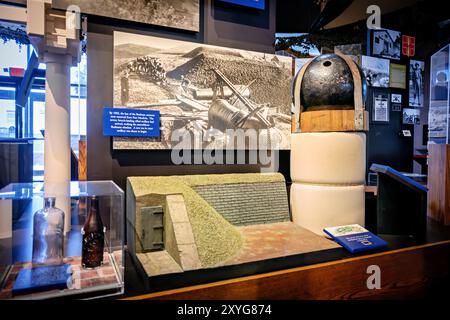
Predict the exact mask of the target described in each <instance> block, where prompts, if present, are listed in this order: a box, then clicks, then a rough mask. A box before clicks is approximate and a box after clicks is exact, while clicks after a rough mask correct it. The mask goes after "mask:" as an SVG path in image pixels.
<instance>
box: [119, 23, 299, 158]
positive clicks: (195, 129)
mask: <svg viewBox="0 0 450 320" xmlns="http://www.w3.org/2000/svg"><path fill="white" fill-rule="evenodd" d="M293 73H294V60H293V59H292V58H291V57H284V56H276V55H273V54H267V53H261V52H254V51H246V50H238V49H232V48H225V47H218V46H211V45H205V44H201V43H195V42H189V41H181V40H172V39H167V38H160V37H153V36H145V35H138V34H132V33H124V32H114V108H130V109H140V110H158V111H160V128H161V130H160V132H161V136H160V138H158V139H155V138H142V137H140V138H130V137H114V138H113V149H114V150H155V149H156V150H172V149H176V148H177V147H180V139H181V138H180V136H178V134H181V133H183V134H185V135H186V136H187V138H186V139H184V135H183V139H182V140H183V141H182V142H183V143H184V142H186V144H187V145H185V144H183V146H186V149H188V148H190V149H197V150H198V149H207V148H210V149H216V150H224V149H227V150H229V149H235V150H237V149H239V150H241V149H243V148H244V147H239V146H237V143H236V144H235V145H234V146H230V143H229V142H230V140H232V139H231V138H230V136H229V135H228V133H229V131H234V132H236V131H237V130H238V129H243V130H240V131H244V132H247V131H252V132H254V131H256V135H257V137H258V146H261V145H262V143H261V142H262V141H261V140H265V141H269V142H267V143H268V144H269V143H270V146H271V147H273V148H274V149H279V150H290V136H291V123H292V117H291V105H292V100H291V84H292V80H293ZM249 129H250V130H249ZM211 130H213V131H214V136H213V137H212V139H210V138H208V137H211V136H210V133H211V132H210V131H211ZM177 137H178V138H177ZM197 137H199V139H198V141H196V140H197ZM188 138H189V139H188ZM206 138H208V139H206ZM244 138H245V137H244ZM275 139H276V140H275ZM272 141H276V143H277V144H276V145H275V146H274V144H273V142H272ZM223 145H226V147H223ZM245 149H246V150H253V149H255V147H252V146H247V145H246V146H245Z"/></svg>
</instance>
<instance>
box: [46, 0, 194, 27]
mask: <svg viewBox="0 0 450 320" xmlns="http://www.w3.org/2000/svg"><path fill="white" fill-rule="evenodd" d="M70 5H76V6H78V7H80V9H81V12H82V13H87V14H93V15H98V16H104V17H111V18H116V19H121V20H129V21H136V22H142V23H148V24H155V25H160V26H165V27H171V28H177V29H185V30H190V31H199V17H200V11H199V10H200V9H199V0H132V1H130V0H95V1H93V0H55V1H53V7H55V8H57V9H64V10H65V9H67V8H68V7H69V6H70Z"/></svg>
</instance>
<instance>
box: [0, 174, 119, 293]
mask: <svg viewBox="0 0 450 320" xmlns="http://www.w3.org/2000/svg"><path fill="white" fill-rule="evenodd" d="M123 202H124V193H123V191H122V190H121V189H120V188H119V187H118V186H117V185H116V184H114V183H113V182H112V181H97V182H71V183H70V184H69V183H68V184H64V185H61V184H44V183H25V184H23V183H19V184H10V185H8V186H7V187H5V188H3V189H2V190H0V299H46V298H58V297H62V296H73V297H75V298H97V297H105V296H110V295H116V294H121V293H123V290H124V215H123V212H124V210H123Z"/></svg>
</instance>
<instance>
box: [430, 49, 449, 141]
mask: <svg viewBox="0 0 450 320" xmlns="http://www.w3.org/2000/svg"><path fill="white" fill-rule="evenodd" d="M449 51H450V45H446V46H444V47H443V48H442V49H440V50H439V51H438V52H435V53H434V54H433V55H432V56H431V64H430V66H431V67H430V107H429V108H430V109H429V114H428V130H429V131H428V136H429V139H430V144H434V143H435V144H448V143H449V132H450V131H449V114H450V113H449V106H450V102H449V86H448V74H449V70H450V61H449V59H450V56H449V55H450V52H449Z"/></svg>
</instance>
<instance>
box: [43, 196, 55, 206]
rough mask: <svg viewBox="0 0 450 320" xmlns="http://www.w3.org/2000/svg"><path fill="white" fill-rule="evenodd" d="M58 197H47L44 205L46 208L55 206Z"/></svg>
mask: <svg viewBox="0 0 450 320" xmlns="http://www.w3.org/2000/svg"><path fill="white" fill-rule="evenodd" d="M55 202H56V198H53V197H52V198H45V200H44V207H45V208H47V209H48V208H54V207H55Z"/></svg>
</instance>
